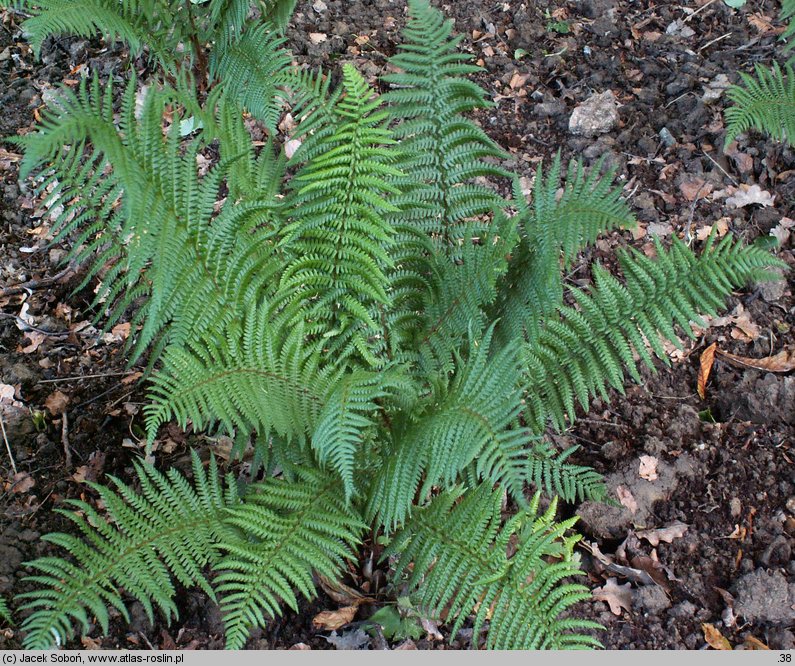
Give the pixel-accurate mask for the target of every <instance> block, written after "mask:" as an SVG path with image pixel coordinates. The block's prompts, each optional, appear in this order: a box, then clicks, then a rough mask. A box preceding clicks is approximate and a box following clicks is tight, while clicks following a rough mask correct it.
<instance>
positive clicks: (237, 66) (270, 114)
mask: <svg viewBox="0 0 795 666" xmlns="http://www.w3.org/2000/svg"><path fill="white" fill-rule="evenodd" d="M245 4H246V5H248V4H249V3H245ZM284 41H285V40H284V38H283V37H280V36H278V34H277V33H276V31H275V30H274V29H273V27H272V26H270V25H269V24H267V23H263V24H262V25H259V26H256V27H252V28H250V29H249V30H246V32H245V33H243V34H242V35H241V36H240V37H239V38H237V39H235V40H234V41H232V42H231V43H230V44H229V45H227V46H225V47H222V48H218V49H216V50H215V51H213V54H212V56H211V58H210V78H211V79H218V80H220V81H222V85H223V88H224V90H225V91H226V94H227V95H229V96H231V97H232V98H233V99H235V100H236V101H237V103H238V104H239V105H240V107H242V108H244V109H247V110H248V111H249V112H250V113H251V115H253V116H254V117H255V118H258V119H259V120H261V121H262V122H264V123H265V125H266V127H267V128H268V129H269V130H270V131H271V132H272V133H273V134H275V133H276V125H277V124H278V123H279V117H280V116H281V107H282V102H283V99H282V98H283V97H284V93H281V94H279V93H278V90H277V87H278V86H279V85H280V84H281V83H283V80H282V73H283V72H284V71H285V70H286V69H287V68H288V66H289V65H290V61H291V56H290V54H289V53H288V52H287V51H285V50H284V49H282V48H281V46H282V45H283V44H284Z"/></svg>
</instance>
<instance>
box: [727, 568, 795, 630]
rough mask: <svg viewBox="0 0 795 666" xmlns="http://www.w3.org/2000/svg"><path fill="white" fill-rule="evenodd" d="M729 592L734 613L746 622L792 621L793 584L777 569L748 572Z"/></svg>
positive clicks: (794, 617) (794, 616)
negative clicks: (732, 601) (732, 600)
mask: <svg viewBox="0 0 795 666" xmlns="http://www.w3.org/2000/svg"><path fill="white" fill-rule="evenodd" d="M733 594H734V612H735V613H736V614H737V615H740V616H742V617H743V618H744V619H745V620H746V621H748V622H755V621H759V622H776V623H785V622H795V583H787V579H786V578H785V577H784V576H783V575H782V574H781V572H779V571H774V572H773V573H768V572H767V571H765V570H764V569H757V570H756V571H752V572H751V573H749V574H746V575H745V576H742V577H741V578H739V579H738V580H737V581H736V582H735V584H734V588H733Z"/></svg>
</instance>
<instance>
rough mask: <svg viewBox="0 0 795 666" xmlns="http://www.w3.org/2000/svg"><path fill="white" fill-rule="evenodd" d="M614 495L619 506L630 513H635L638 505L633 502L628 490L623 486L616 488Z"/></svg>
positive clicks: (633, 499)
mask: <svg viewBox="0 0 795 666" xmlns="http://www.w3.org/2000/svg"><path fill="white" fill-rule="evenodd" d="M616 495H618V501H619V502H621V504H623V505H624V506H625V507H626V508H627V509H629V512H630V513H637V511H638V503H637V502H636V501H635V498H634V497H633V496H632V493H631V492H630V491H629V488H626V487H625V486H618V487H617V488H616Z"/></svg>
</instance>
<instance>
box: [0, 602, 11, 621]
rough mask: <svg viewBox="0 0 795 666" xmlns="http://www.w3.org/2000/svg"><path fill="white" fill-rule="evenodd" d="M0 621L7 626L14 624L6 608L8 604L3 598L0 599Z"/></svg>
mask: <svg viewBox="0 0 795 666" xmlns="http://www.w3.org/2000/svg"><path fill="white" fill-rule="evenodd" d="M0 620H5V622H6V624H8V625H12V624H14V621H13V618H12V617H11V610H10V609H9V608H8V602H7V601H6V600H5V599H4V598H3V597H0Z"/></svg>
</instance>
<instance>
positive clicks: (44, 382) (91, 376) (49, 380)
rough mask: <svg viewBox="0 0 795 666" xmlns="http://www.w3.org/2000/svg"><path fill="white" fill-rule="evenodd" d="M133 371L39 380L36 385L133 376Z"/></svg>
mask: <svg viewBox="0 0 795 666" xmlns="http://www.w3.org/2000/svg"><path fill="white" fill-rule="evenodd" d="M134 374H135V371H133V370H128V371H127V372H102V373H100V374H97V375H75V376H74V377H56V378H55V379H40V380H39V381H38V382H37V383H38V384H55V383H56V382H71V381H77V380H78V379H98V378H100V377H126V376H127V375H134Z"/></svg>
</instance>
